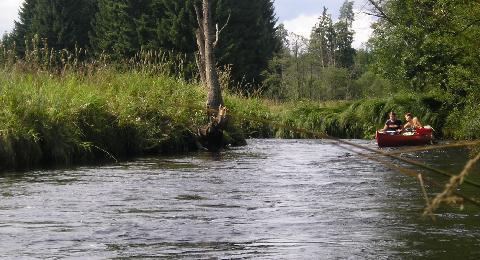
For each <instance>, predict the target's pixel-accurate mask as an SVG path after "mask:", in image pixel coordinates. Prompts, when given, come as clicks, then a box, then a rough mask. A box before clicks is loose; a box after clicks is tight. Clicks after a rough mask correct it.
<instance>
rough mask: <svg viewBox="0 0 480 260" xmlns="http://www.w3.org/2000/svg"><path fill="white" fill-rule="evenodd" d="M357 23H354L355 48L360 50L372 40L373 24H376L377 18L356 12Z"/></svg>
mask: <svg viewBox="0 0 480 260" xmlns="http://www.w3.org/2000/svg"><path fill="white" fill-rule="evenodd" d="M354 12H355V21H354V22H353V25H352V27H353V31H355V36H354V39H353V44H352V45H353V48H355V49H359V48H361V47H364V45H365V43H366V42H367V41H368V39H370V37H371V36H372V33H373V29H372V24H373V23H374V22H375V18H374V17H373V16H371V15H368V14H365V13H363V12H359V11H357V10H354Z"/></svg>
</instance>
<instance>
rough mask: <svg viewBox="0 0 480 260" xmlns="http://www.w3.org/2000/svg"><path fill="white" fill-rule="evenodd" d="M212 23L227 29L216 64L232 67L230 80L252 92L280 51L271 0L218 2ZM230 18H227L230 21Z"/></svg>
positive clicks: (218, 51) (220, 44)
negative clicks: (224, 25)
mask: <svg viewBox="0 0 480 260" xmlns="http://www.w3.org/2000/svg"><path fill="white" fill-rule="evenodd" d="M216 2H217V3H216V8H215V16H216V19H215V23H217V24H220V25H222V24H225V23H226V21H227V20H229V22H228V26H227V27H226V28H225V29H224V31H223V32H222V35H223V36H222V41H221V42H220V43H219V45H218V49H217V54H218V57H219V65H220V66H223V65H229V64H230V65H232V79H233V81H234V82H236V83H248V84H241V85H243V86H244V87H245V88H247V89H245V90H246V91H251V90H254V89H256V88H258V86H259V85H260V83H261V82H262V81H263V77H262V72H263V71H264V70H266V69H267V67H268V61H269V60H271V59H272V57H273V56H274V54H275V53H276V52H277V51H279V49H280V46H281V42H280V39H279V38H277V37H276V35H277V34H276V26H275V24H276V21H277V20H276V18H275V12H274V7H273V1H272V0H242V1H238V0H218V1H216ZM229 17H230V19H229Z"/></svg>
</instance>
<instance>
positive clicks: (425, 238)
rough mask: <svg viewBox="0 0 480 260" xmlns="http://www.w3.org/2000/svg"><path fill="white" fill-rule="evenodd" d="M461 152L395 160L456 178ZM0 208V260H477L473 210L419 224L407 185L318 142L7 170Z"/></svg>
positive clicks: (416, 198)
mask: <svg viewBox="0 0 480 260" xmlns="http://www.w3.org/2000/svg"><path fill="white" fill-rule="evenodd" d="M354 142H356V143H359V144H362V145H366V146H369V147H375V146H374V143H373V142H371V141H354ZM468 153H469V151H468V150H464V149H455V150H439V151H428V152H418V153H407V154H402V156H405V157H408V158H411V159H415V160H420V161H422V162H426V163H428V164H429V165H432V166H435V167H438V168H441V169H443V170H448V171H451V172H458V171H459V170H461V169H462V167H463V165H464V163H465V162H466V160H467V156H468ZM475 173H476V174H475ZM478 173H479V171H478V168H476V170H475V172H474V173H472V177H473V180H476V181H479V179H480V178H478V177H479V176H478V175H479V174H478ZM425 174H427V173H425ZM427 176H433V177H434V178H433V179H434V180H436V181H438V182H442V183H444V182H445V181H446V178H443V177H438V176H435V175H432V174H427ZM427 190H428V192H429V195H430V196H433V195H434V194H436V193H437V192H439V191H440V189H439V188H436V187H432V186H427ZM462 191H463V192H466V193H467V194H469V195H470V196H477V195H478V191H476V190H475V189H472V188H466V189H463V190H462ZM477 197H478V196H477ZM0 201H1V202H0V248H1V250H0V258H30V257H38V258H61V257H69V258H82V259H87V258H88V259H95V258H115V257H122V258H123V257H127V258H128V257H140V258H148V257H154V258H162V257H163V258H187V259H210V258H264V259H299V258H302V259H318V258H352V259H359V258H360V259H361V258H381V259H383V258H414V257H427V258H440V257H441V258H452V257H455V258H472V259H474V258H477V257H479V256H480V247H479V246H480V221H479V216H480V213H479V212H480V210H479V209H478V208H476V207H474V206H471V205H468V204H466V205H465V208H464V210H463V211H461V210H459V209H458V208H456V207H442V208H441V209H440V210H439V211H438V212H437V213H438V214H437V221H436V222H432V221H431V220H430V219H424V218H422V216H421V213H422V211H423V208H424V206H425V202H424V199H423V196H422V193H421V190H420V185H419V183H418V181H417V180H416V179H415V178H411V177H409V176H406V175H402V174H400V173H398V172H395V171H392V170H390V169H389V168H387V167H385V166H384V165H382V164H380V163H377V162H372V161H369V160H367V159H365V158H364V157H361V156H358V155H356V154H355V153H353V152H349V151H346V150H344V149H342V148H340V147H338V146H336V145H334V144H332V143H331V142H328V141H322V140H250V141H249V145H248V146H246V147H240V148H234V149H231V150H228V151H226V152H223V153H222V154H220V155H212V154H209V153H194V154H189V155H184V156H177V157H154V158H143V159H138V160H135V161H132V162H125V163H119V164H115V165H108V166H103V167H80V168H76V169H68V170H50V171H36V172H27V173H19V174H7V175H4V176H2V177H0Z"/></svg>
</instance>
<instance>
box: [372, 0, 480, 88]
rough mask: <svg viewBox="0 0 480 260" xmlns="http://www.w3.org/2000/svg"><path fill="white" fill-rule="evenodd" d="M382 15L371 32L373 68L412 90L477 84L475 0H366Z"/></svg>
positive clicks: (479, 8) (479, 27)
mask: <svg viewBox="0 0 480 260" xmlns="http://www.w3.org/2000/svg"><path fill="white" fill-rule="evenodd" d="M369 1H370V2H371V3H372V7H373V8H374V11H375V12H374V14H375V15H377V16H379V17H380V20H379V22H378V23H376V24H375V30H374V35H373V38H372V41H371V42H372V46H373V52H374V55H375V68H376V71H377V72H379V73H381V74H382V75H383V76H385V77H386V78H388V79H390V80H391V81H392V82H396V83H397V84H401V85H402V86H403V87H405V88H408V89H410V90H414V91H429V90H436V89H439V90H442V91H447V92H448V93H451V94H454V95H455V96H457V97H465V96H466V95H467V94H468V93H472V92H474V91H475V88H473V87H472V86H475V85H478V84H479V83H480V82H479V81H478V76H477V74H478V73H476V72H475V71H478V70H479V69H480V68H479V64H480V62H479V61H480V60H479V58H478V57H480V55H479V54H480V51H479V48H478V38H479V37H480V19H479V18H478V17H480V3H478V1H455V0H445V1H433V0H406V1H400V0H389V1H385V2H382V3H380V2H379V1H374V0H369Z"/></svg>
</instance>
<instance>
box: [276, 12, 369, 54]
mask: <svg viewBox="0 0 480 260" xmlns="http://www.w3.org/2000/svg"><path fill="white" fill-rule="evenodd" d="M354 13H355V21H354V22H353V25H352V27H353V30H354V32H355V35H354V40H353V44H352V45H353V47H354V48H355V49H359V48H361V47H363V46H364V44H365V43H366V42H367V41H368V39H369V38H370V36H371V35H372V32H373V29H372V28H371V25H372V23H373V22H374V21H375V19H374V18H373V17H372V16H369V15H367V14H364V13H363V12H360V11H358V10H354ZM320 16H321V13H318V14H313V15H303V14H302V15H299V16H298V17H296V18H294V19H291V20H287V21H284V22H283V24H284V25H285V29H287V30H288V31H289V32H293V33H295V34H298V35H301V36H303V37H305V38H310V32H311V31H312V28H313V27H314V26H315V24H316V23H317V21H318V18H319V17H320Z"/></svg>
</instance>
